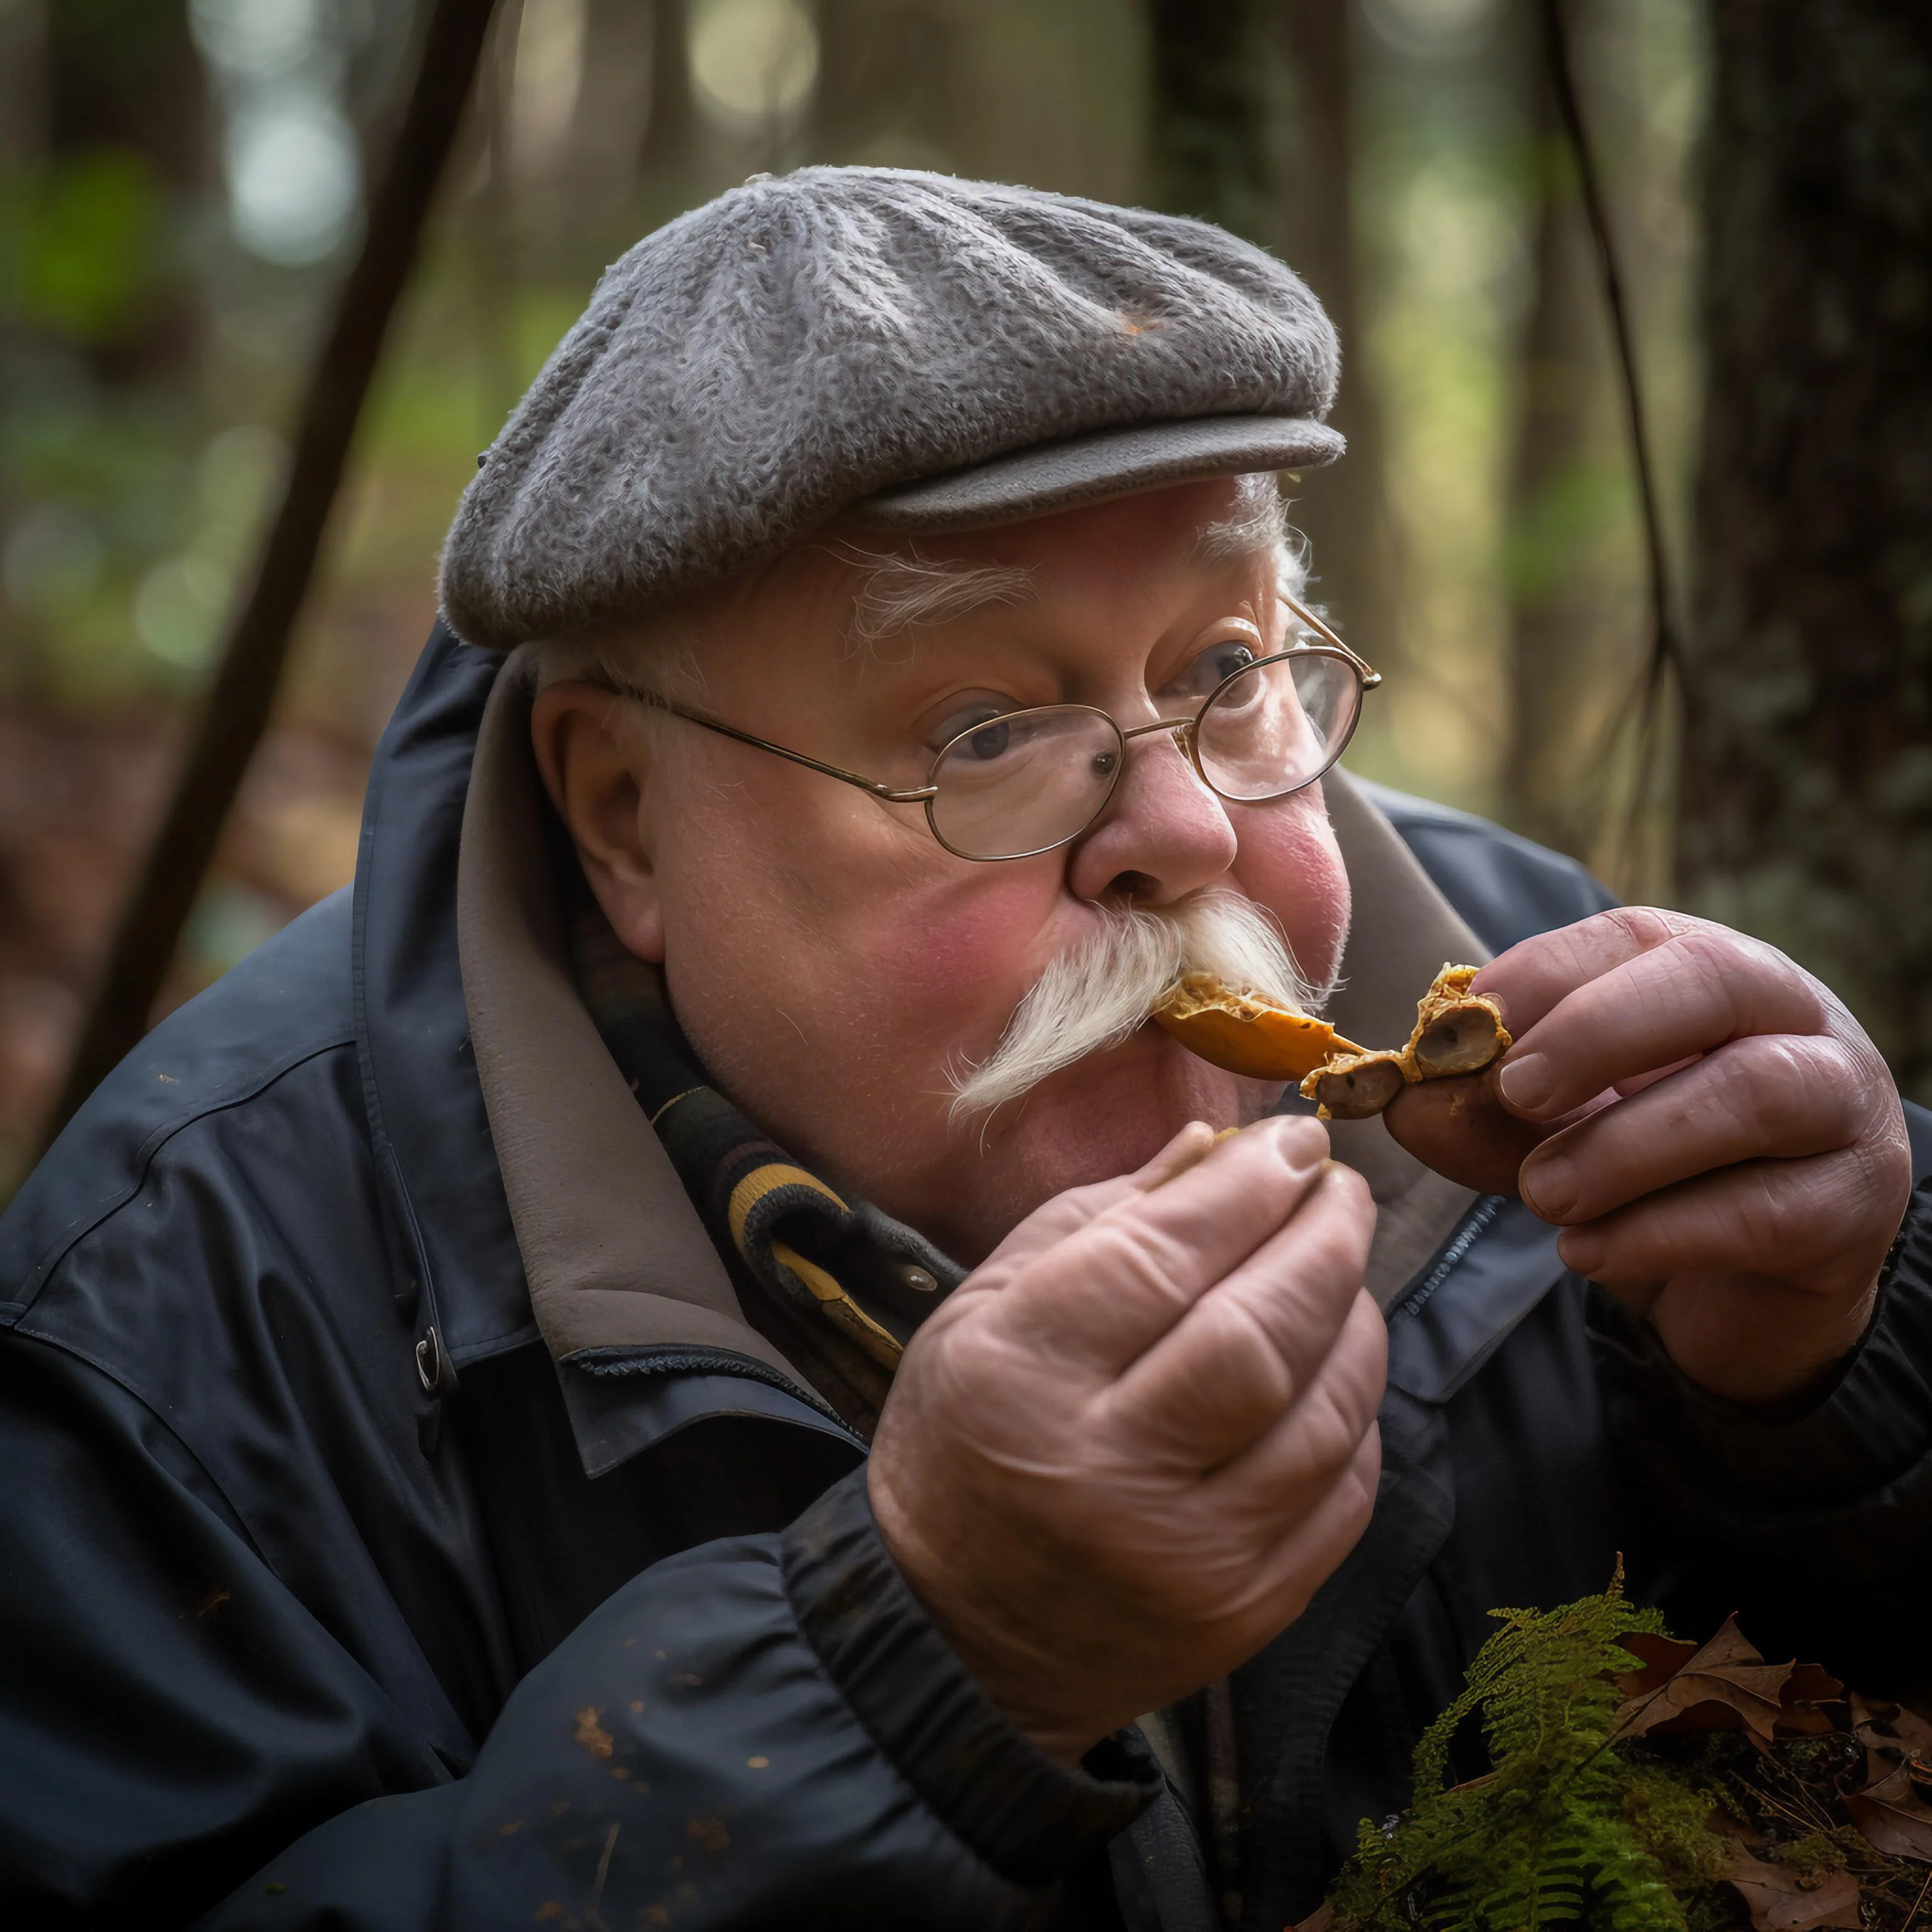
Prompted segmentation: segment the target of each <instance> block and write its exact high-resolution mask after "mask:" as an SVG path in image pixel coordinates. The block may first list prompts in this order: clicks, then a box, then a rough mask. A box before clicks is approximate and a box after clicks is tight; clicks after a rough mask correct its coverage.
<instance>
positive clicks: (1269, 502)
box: [1194, 475, 1308, 597]
mask: <svg viewBox="0 0 1932 1932" xmlns="http://www.w3.org/2000/svg"><path fill="white" fill-rule="evenodd" d="M1194 553H1195V555H1196V556H1199V558H1201V559H1202V560H1203V561H1204V562H1208V563H1226V562H1231V561H1232V560H1233V559H1235V558H1237V557H1244V556H1254V555H1256V553H1273V555H1274V559H1275V562H1276V564H1277V567H1278V568H1279V569H1280V573H1281V585H1282V588H1283V589H1285V590H1286V591H1288V592H1290V593H1291V594H1292V595H1295V596H1297V597H1299V596H1300V595H1301V592H1302V589H1303V586H1304V585H1305V584H1306V583H1307V580H1308V539H1307V538H1306V537H1305V536H1304V535H1302V533H1301V532H1300V531H1299V530H1298V529H1296V528H1295V526H1294V525H1293V524H1292V523H1290V522H1289V520H1288V499H1287V498H1286V496H1283V494H1282V493H1281V490H1280V486H1279V485H1278V484H1277V483H1276V481H1275V479H1274V478H1273V477H1272V476H1259V475H1257V476H1244V477H1243V478H1241V482H1240V487H1239V489H1238V491H1237V493H1236V495H1235V508H1234V511H1233V513H1232V514H1231V515H1229V516H1226V517H1223V518H1221V519H1220V520H1219V521H1218V522H1216V523H1203V524H1202V526H1201V529H1200V531H1199V533H1198V535H1196V538H1195V540H1194Z"/></svg>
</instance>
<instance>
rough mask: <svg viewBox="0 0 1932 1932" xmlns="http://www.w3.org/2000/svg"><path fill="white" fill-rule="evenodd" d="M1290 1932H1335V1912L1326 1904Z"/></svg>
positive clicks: (1294, 1926)
mask: <svg viewBox="0 0 1932 1932" xmlns="http://www.w3.org/2000/svg"><path fill="white" fill-rule="evenodd" d="M1288 1932H1335V1910H1334V1906H1330V1905H1327V1904H1325V1905H1323V1906H1321V1907H1320V1908H1319V1909H1317V1910H1316V1911H1314V1912H1311V1913H1310V1915H1308V1916H1307V1918H1304V1920H1303V1921H1301V1924H1299V1925H1291V1926H1290V1927H1289V1928H1288Z"/></svg>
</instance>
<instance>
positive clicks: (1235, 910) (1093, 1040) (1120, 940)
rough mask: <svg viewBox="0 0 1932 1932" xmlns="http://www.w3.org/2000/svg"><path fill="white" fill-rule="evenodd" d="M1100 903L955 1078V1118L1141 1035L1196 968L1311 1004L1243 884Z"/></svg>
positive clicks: (1287, 1007) (1270, 997)
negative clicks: (1175, 900)
mask: <svg viewBox="0 0 1932 1932" xmlns="http://www.w3.org/2000/svg"><path fill="white" fill-rule="evenodd" d="M1097 912H1098V916H1099V920H1100V922H1099V924H1098V925H1097V926H1096V927H1095V928H1094V929H1093V931H1092V932H1090V934H1089V935H1088V937H1087V938H1085V939H1084V940H1082V941H1081V942H1080V943H1079V944H1077V945H1076V946H1074V947H1070V949H1069V950H1067V951H1066V952H1064V953H1061V955H1060V956H1058V958H1057V959H1054V960H1053V961H1052V962H1050V963H1049V965H1048V966H1047V968H1046V971H1044V972H1043V973H1042V974H1041V975H1040V979H1039V980H1038V981H1037V983H1035V985H1034V987H1033V989H1032V990H1031V992H1028V995H1026V997H1025V998H1024V999H1023V1000H1022V1001H1021V1002H1020V1004H1019V1006H1018V1007H1016V1009H1015V1010H1014V1013H1013V1019H1011V1021H1010V1022H1009V1023H1008V1025H1007V1028H1006V1031H1005V1032H1004V1034H1002V1035H1001V1039H1000V1041H999V1043H998V1046H996V1047H995V1049H994V1050H993V1052H992V1054H990V1055H989V1056H988V1057H987V1058H986V1060H984V1061H982V1062H981V1063H980V1064H978V1065H977V1066H975V1067H968V1068H966V1069H965V1070H962V1072H961V1073H959V1074H958V1076H956V1079H955V1081H954V1094H953V1109H952V1112H953V1117H954V1118H955V1119H960V1118H968V1117H971V1116H974V1115H984V1114H989V1113H990V1112H992V1110H993V1109H995V1108H997V1107H999V1106H1003V1105H1004V1103H1006V1102H1007V1101H1008V1100H1018V1099H1019V1097H1021V1096H1022V1094H1026V1093H1028V1092H1030V1091H1031V1090H1032V1089H1033V1088H1034V1087H1036V1086H1037V1085H1039V1084H1040V1082H1041V1081H1043V1080H1044V1079H1046V1078H1047V1077H1048V1076H1049V1075H1051V1074H1053V1073H1058V1071H1059V1070H1061V1068H1062V1067H1070V1066H1072V1065H1073V1064H1075V1063H1076V1061H1082V1060H1085V1059H1086V1058H1088V1055H1090V1054H1094V1053H1097V1052H1101V1051H1103V1049H1106V1048H1108V1047H1111V1046H1119V1045H1121V1043H1124V1042H1125V1041H1126V1040H1129V1039H1130V1038H1132V1037H1133V1036H1134V1035H1135V1034H1138V1033H1139V1031H1141V1030H1142V1028H1145V1027H1146V1026H1147V1025H1148V1022H1149V1020H1150V1019H1151V1018H1153V1017H1154V1016H1155V1014H1156V1010H1157V1008H1160V1007H1163V1006H1165V1005H1166V1004H1167V1003H1168V1001H1169V998H1170V997H1171V996H1172V994H1173V992H1174V991H1175V988H1176V987H1177V986H1179V985H1181V983H1183V982H1184V981H1185V980H1187V978H1188V977H1189V976H1190V974H1208V975H1211V976H1213V977H1214V978H1215V979H1216V980H1219V981H1221V982H1223V983H1226V984H1228V985H1231V986H1242V987H1252V988H1253V989H1254V992H1255V995H1256V997H1257V998H1259V999H1261V1000H1262V1001H1265V1002H1266V1003H1268V1004H1269V1005H1270V1006H1271V1007H1273V1008H1274V1009H1275V1010H1278V1011H1284V1012H1287V1013H1298V1012H1299V1009H1300V1008H1301V1007H1302V1006H1304V1004H1307V1003H1308V1000H1309V992H1308V989H1307V986H1305V985H1304V983H1303V981H1302V979H1301V974H1300V973H1299V972H1298V971H1297V970H1296V968H1295V962H1294V960H1293V959H1292V956H1290V954H1289V950H1288V947H1287V944H1286V942H1285V941H1284V940H1283V938H1282V936H1281V933H1280V929H1278V927H1277V926H1276V925H1275V923H1274V920H1273V919H1271V917H1270V916H1269V915H1268V913H1267V912H1265V910H1263V909H1262V907H1259V906H1258V905H1256V904H1255V903H1254V901H1253V900H1251V899H1249V898H1244V897H1243V896H1242V895H1241V894H1239V893H1238V892H1226V891H1217V892H1201V893H1197V894H1196V895H1193V897H1191V898H1188V899H1186V900H1183V901H1181V903H1180V904H1178V905H1175V906H1172V907H1161V908H1159V909H1151V908H1143V907H1136V908H1133V909H1132V910H1127V911H1116V910H1109V909H1106V908H1097ZM1316 1024H1319V1022H1318V1023H1316ZM1208 1057H1210V1058H1211V1056H1208ZM1264 1077H1266V1076H1264ZM1275 1077H1277V1078H1286V1076H1275Z"/></svg>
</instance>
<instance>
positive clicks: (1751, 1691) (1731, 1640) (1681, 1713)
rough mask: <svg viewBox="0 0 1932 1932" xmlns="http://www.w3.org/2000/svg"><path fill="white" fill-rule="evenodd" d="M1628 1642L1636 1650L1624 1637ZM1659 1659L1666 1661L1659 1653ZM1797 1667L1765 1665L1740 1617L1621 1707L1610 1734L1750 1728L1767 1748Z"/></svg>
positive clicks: (1624, 1735) (1726, 1621)
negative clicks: (1744, 1629)
mask: <svg viewBox="0 0 1932 1932" xmlns="http://www.w3.org/2000/svg"><path fill="white" fill-rule="evenodd" d="M1625 1648H1626V1649H1632V1650H1633V1654H1635V1652H1634V1648H1633V1646H1631V1644H1630V1643H1629V1642H1628V1640H1626V1642H1625ZM1657 1661H1658V1662H1660V1663H1661V1662H1662V1661H1665V1660H1664V1658H1662V1657H1661V1654H1660V1655H1658V1658H1657ZM1793 1669H1794V1666H1793V1665H1791V1664H1767V1663H1766V1662H1765V1661H1764V1659H1763V1657H1762V1656H1761V1655H1760V1654H1759V1653H1758V1652H1757V1651H1755V1650H1754V1649H1752V1648H1751V1645H1750V1643H1748V1642H1747V1641H1746V1640H1745V1635H1744V1633H1743V1632H1742V1631H1740V1630H1739V1628H1738V1620H1737V1619H1736V1617H1734V1616H1732V1617H1727V1618H1726V1619H1724V1628H1723V1629H1721V1631H1718V1634H1717V1635H1716V1636H1715V1637H1713V1638H1712V1640H1710V1642H1709V1643H1707V1644H1704V1645H1703V1646H1700V1648H1699V1649H1697V1650H1696V1651H1695V1652H1693V1653H1692V1655H1691V1656H1690V1657H1688V1658H1686V1659H1685V1661H1683V1663H1682V1664H1680V1665H1679V1667H1678V1668H1677V1669H1676V1670H1675V1671H1674V1672H1673V1673H1672V1674H1671V1675H1670V1676H1669V1677H1668V1678H1667V1679H1665V1681H1664V1682H1663V1683H1662V1684H1661V1685H1658V1688H1655V1690H1652V1691H1647V1692H1642V1693H1640V1694H1637V1696H1634V1697H1630V1698H1628V1699H1626V1700H1625V1702H1624V1703H1622V1705H1620V1706H1619V1707H1618V1710H1617V1716H1616V1726H1615V1728H1614V1729H1613V1730H1612V1732H1611V1733H1610V1735H1611V1736H1612V1737H1613V1738H1642V1737H1648V1736H1651V1735H1652V1733H1658V1732H1663V1733H1671V1732H1681V1731H1736V1730H1742V1731H1748V1732H1749V1733H1750V1734H1751V1738H1752V1739H1753V1741H1754V1742H1756V1743H1757V1744H1760V1745H1763V1746H1765V1747H1766V1748H1769V1746H1770V1745H1772V1742H1773V1741H1774V1739H1775V1734H1776V1727H1777V1724H1778V1718H1780V1716H1781V1715H1783V1712H1784V1705H1783V1704H1782V1703H1781V1701H1780V1698H1781V1693H1782V1692H1783V1691H1784V1686H1785V1685H1786V1684H1787V1682H1789V1681H1790V1677H1791V1674H1792V1672H1793Z"/></svg>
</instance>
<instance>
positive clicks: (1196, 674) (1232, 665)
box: [1175, 637, 1255, 697]
mask: <svg viewBox="0 0 1932 1932" xmlns="http://www.w3.org/2000/svg"><path fill="white" fill-rule="evenodd" d="M1254 661H1255V653H1254V652H1253V650H1252V649H1250V647H1249V646H1247V644H1245V643H1243V642H1242V641H1241V639H1240V638H1238V637H1228V638H1224V639H1223V640H1222V641H1221V642H1220V643H1218V644H1210V645H1209V646H1208V648H1207V649H1205V651H1203V652H1202V653H1201V655H1199V657H1197V658H1196V659H1195V660H1194V661H1193V663H1192V664H1190V665H1189V666H1188V667H1187V670H1184V671H1183V672H1182V673H1181V676H1180V677H1179V678H1178V679H1176V680H1175V688H1176V689H1177V690H1179V691H1185V692H1187V694H1188V695H1189V696H1190V697H1208V695H1210V694H1211V693H1212V691H1214V688H1215V686H1216V685H1218V684H1220V682H1221V681H1222V680H1223V679H1224V678H1230V677H1232V676H1234V674H1235V672H1237V671H1238V670H1245V669H1246V668H1247V667H1248V666H1249V665H1250V664H1253V662H1254Z"/></svg>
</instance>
